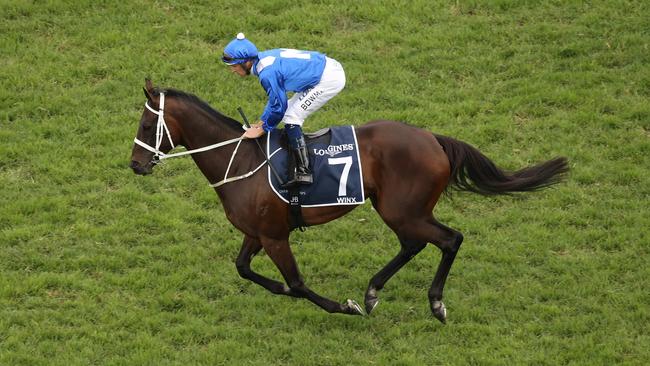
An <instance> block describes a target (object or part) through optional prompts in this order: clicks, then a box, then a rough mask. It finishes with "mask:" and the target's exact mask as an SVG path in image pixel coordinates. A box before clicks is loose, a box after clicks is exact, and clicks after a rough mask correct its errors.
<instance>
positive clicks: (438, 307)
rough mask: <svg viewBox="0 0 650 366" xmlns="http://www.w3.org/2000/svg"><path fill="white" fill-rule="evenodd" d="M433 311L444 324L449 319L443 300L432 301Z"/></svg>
mask: <svg viewBox="0 0 650 366" xmlns="http://www.w3.org/2000/svg"><path fill="white" fill-rule="evenodd" d="M431 312H432V313H433V316H434V317H436V319H438V320H440V322H441V323H443V324H444V323H445V322H446V321H447V308H445V304H443V303H442V301H438V300H435V301H433V302H431Z"/></svg>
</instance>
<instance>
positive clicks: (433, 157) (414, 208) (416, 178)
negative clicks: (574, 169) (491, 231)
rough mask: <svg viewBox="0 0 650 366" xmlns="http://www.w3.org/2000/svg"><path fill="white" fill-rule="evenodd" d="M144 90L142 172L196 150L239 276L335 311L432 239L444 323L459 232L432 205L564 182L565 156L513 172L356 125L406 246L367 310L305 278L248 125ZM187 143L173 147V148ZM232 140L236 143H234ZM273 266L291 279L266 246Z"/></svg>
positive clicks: (365, 158) (458, 150) (442, 141)
mask: <svg viewBox="0 0 650 366" xmlns="http://www.w3.org/2000/svg"><path fill="white" fill-rule="evenodd" d="M144 94H145V96H146V98H147V101H146V103H145V107H146V108H144V110H143V112H142V117H141V118H140V124H139V127H138V131H137V135H136V138H135V144H134V146H133V150H132V155H131V163H130V167H131V168H132V169H133V171H134V172H135V173H136V174H139V175H146V174H150V173H151V172H152V169H153V167H154V165H155V164H156V163H157V162H158V161H159V160H160V159H164V158H167V157H171V156H176V155H181V154H191V156H192V158H193V159H194V162H195V163H196V165H197V166H198V167H199V169H200V170H201V172H202V173H203V175H204V176H205V177H206V178H207V180H208V181H209V182H210V183H211V185H212V186H214V187H215V191H216V193H217V195H218V196H219V198H220V200H221V203H222V205H223V209H224V210H225V213H226V217H227V218H228V220H229V221H230V222H231V223H232V225H234V226H235V227H236V228H237V229H238V230H239V231H241V232H242V233H243V234H244V240H243V243H242V246H241V250H240V251H239V255H238V257H237V259H236V267H237V271H238V273H239V275H240V276H241V277H243V278H245V279H248V280H250V281H253V282H255V283H257V284H259V285H261V286H262V287H264V288H266V289H267V290H269V291H270V292H272V293H274V294H281V295H288V296H293V297H298V298H306V299H308V300H309V301H311V302H313V303H314V304H316V305H318V306H320V307H321V308H322V309H324V310H326V311H327V312H329V313H343V314H352V315H365V314H369V313H370V312H371V311H372V310H373V309H374V308H375V306H376V305H377V303H378V292H379V290H381V289H382V288H383V287H384V285H385V284H386V282H387V281H388V280H389V279H390V278H391V277H392V276H393V275H395V273H397V271H399V270H400V269H401V268H402V267H403V266H404V265H405V264H406V263H408V262H409V261H410V260H411V259H412V258H413V257H414V256H415V255H417V254H418V253H419V252H420V251H421V250H422V249H424V247H425V246H426V245H427V243H432V244H434V245H435V246H437V247H438V248H439V249H440V250H441V251H442V258H441V261H440V263H439V265H438V269H437V271H436V273H435V276H434V278H433V281H432V284H431V287H430V289H429V291H428V298H429V306H430V309H431V311H432V313H433V315H434V316H435V318H437V319H438V320H440V321H441V322H443V323H444V322H445V320H446V317H447V311H446V308H445V305H444V303H443V302H442V297H443V296H442V294H443V288H444V286H445V281H446V279H447V275H448V274H449V270H450V268H451V266H452V264H453V262H454V258H455V257H456V253H457V252H458V250H459V248H460V246H461V243H462V242H463V235H462V234H461V233H460V232H458V231H457V230H454V229H451V228H449V227H447V226H445V225H443V224H442V223H440V222H438V221H437V220H436V219H435V218H434V216H433V208H434V206H435V205H436V203H437V202H438V199H439V198H440V196H441V194H443V192H445V191H446V190H447V189H449V188H455V189H457V190H461V191H471V192H475V193H478V194H481V195H486V196H488V195H499V194H511V193H513V192H526V191H534V190H538V189H541V188H545V187H548V186H550V185H552V184H555V183H558V182H560V181H561V180H562V178H563V176H564V175H565V173H566V172H568V170H569V168H568V163H567V159H566V158H564V157H557V158H554V159H552V160H548V161H546V162H543V163H539V164H537V165H533V166H529V167H526V168H523V169H521V170H517V171H514V172H508V171H504V170H502V169H500V168H498V167H497V166H496V165H495V164H494V163H493V162H492V161H491V160H490V159H489V158H487V157H486V156H484V155H483V154H482V153H481V152H479V151H478V150H477V149H476V148H474V147H472V146H470V145H469V144H467V143H465V142H462V141H458V140H455V139H453V138H450V137H445V136H441V135H436V134H433V133H431V132H428V131H425V130H423V129H419V128H416V127H412V126H409V125H407V124H405V123H401V122H395V121H386V120H378V121H372V122H369V123H367V124H365V125H363V126H360V127H355V131H356V135H357V139H358V145H359V146H358V148H359V156H360V158H361V165H362V171H363V185H364V192H365V196H366V197H365V198H369V199H370V201H371V202H372V206H373V207H374V208H375V210H376V211H377V213H378V214H379V215H380V216H381V218H382V219H383V221H384V222H385V223H386V225H388V227H390V229H391V230H392V231H394V232H395V234H396V235H397V239H398V241H399V243H400V246H401V247H400V250H399V252H398V253H397V255H396V256H395V257H394V258H393V259H392V260H390V262H388V264H386V266H385V267H383V268H382V269H381V270H380V271H379V272H378V273H377V274H375V275H374V276H373V277H372V278H371V279H370V282H369V285H368V288H367V290H366V293H365V304H364V305H365V309H364V308H362V307H361V306H360V305H359V304H357V303H356V302H355V301H352V300H347V301H346V302H343V303H339V302H336V301H333V300H330V299H328V298H326V297H323V296H321V295H319V294H317V293H316V292H314V291H312V290H311V289H310V288H309V287H307V285H306V284H305V282H304V281H303V279H302V277H301V274H300V272H299V271H298V266H297V265H296V261H295V259H294V256H293V254H292V252H291V247H290V246H289V234H290V233H291V231H292V230H293V229H294V228H295V227H294V225H293V224H292V220H291V216H290V211H289V206H288V204H286V203H284V202H283V201H281V200H280V199H279V198H278V197H277V196H276V195H275V194H274V193H273V191H272V190H271V188H270V186H269V184H268V181H267V175H266V169H260V167H262V166H264V164H265V159H266V156H265V153H263V152H262V150H261V149H259V148H258V146H257V145H256V143H255V142H254V141H253V140H248V139H242V138H241V135H242V133H243V130H242V125H241V124H240V123H239V122H238V121H236V120H234V119H232V118H229V117H227V116H225V115H223V114H221V113H220V112H218V111H216V110H215V109H213V108H212V107H210V106H209V105H208V104H207V103H205V102H204V101H202V100H200V99H199V98H197V97H196V96H194V95H192V94H188V93H185V92H182V91H179V90H175V89H167V90H164V89H160V88H154V86H153V84H152V83H151V81H150V80H146V83H145V87H144ZM178 145H182V146H184V147H185V148H186V149H187V150H188V151H184V152H182V153H177V154H167V153H168V152H169V151H170V150H171V149H173V148H174V147H175V146H178ZM235 145H236V146H235ZM355 207H356V206H345V205H344V206H329V207H308V208H303V211H302V212H303V218H304V222H305V223H306V224H307V225H308V226H311V225H319V224H323V223H326V222H328V221H331V220H334V219H336V218H339V217H341V216H343V215H345V214H346V213H348V212H350V211H351V210H352V209H354V208H355ZM261 249H264V251H265V252H266V253H267V254H268V256H269V257H270V258H271V260H272V261H273V263H274V264H275V265H276V267H277V268H278V270H279V271H280V273H281V274H282V277H283V278H284V281H285V283H286V284H285V283H282V282H279V281H275V280H273V279H270V278H267V277H264V276H262V275H260V274H258V273H256V272H255V271H253V270H252V269H251V266H250V264H251V261H252V259H253V257H254V256H255V255H256V254H257V253H258V252H259V251H260V250H261Z"/></svg>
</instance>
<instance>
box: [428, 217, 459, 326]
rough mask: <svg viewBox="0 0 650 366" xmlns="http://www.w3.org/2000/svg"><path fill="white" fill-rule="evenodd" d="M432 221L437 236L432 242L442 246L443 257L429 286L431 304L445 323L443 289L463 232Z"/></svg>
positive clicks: (445, 312)
mask: <svg viewBox="0 0 650 366" xmlns="http://www.w3.org/2000/svg"><path fill="white" fill-rule="evenodd" d="M432 223H433V226H432V227H433V228H435V230H434V232H435V236H433V238H432V240H431V242H432V243H434V244H435V245H436V246H437V247H438V248H440V250H441V251H442V258H441V259H440V264H439V265H438V270H437V271H436V275H435V277H434V278H433V282H432V283H431V287H430V288H429V305H430V306H431V311H432V312H433V316H435V317H436V319H438V320H440V321H441V322H443V323H444V322H445V320H446V319H447V309H446V308H445V304H443V302H442V291H443V289H444V287H445V281H446V280H447V275H449V270H450V269H451V265H452V264H453V263H454V259H455V258H456V253H457V252H458V249H460V245H461V244H462V242H463V234H461V233H460V232H458V231H456V230H453V229H450V228H448V227H447V226H445V225H443V224H441V223H439V222H437V221H435V220H433V219H432Z"/></svg>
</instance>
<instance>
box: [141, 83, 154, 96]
mask: <svg viewBox="0 0 650 366" xmlns="http://www.w3.org/2000/svg"><path fill="white" fill-rule="evenodd" d="M142 90H144V96H145V97H147V99H148V100H149V101H153V83H152V82H151V79H149V78H146V79H144V88H142Z"/></svg>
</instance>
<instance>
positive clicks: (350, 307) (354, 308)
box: [343, 299, 367, 315]
mask: <svg viewBox="0 0 650 366" xmlns="http://www.w3.org/2000/svg"><path fill="white" fill-rule="evenodd" d="M343 312H344V313H346V314H350V315H367V314H366V312H365V311H364V310H363V308H362V307H361V306H360V305H359V304H358V303H357V302H356V301H354V300H350V299H348V301H346V302H345V304H343Z"/></svg>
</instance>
